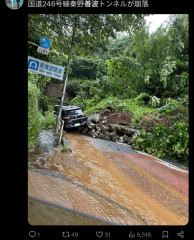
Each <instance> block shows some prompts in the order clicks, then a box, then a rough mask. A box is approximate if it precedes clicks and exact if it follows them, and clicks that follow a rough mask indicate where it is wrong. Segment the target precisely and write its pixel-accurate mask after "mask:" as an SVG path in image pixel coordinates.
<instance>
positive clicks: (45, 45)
mask: <svg viewBox="0 0 194 240" xmlns="http://www.w3.org/2000/svg"><path fill="white" fill-rule="evenodd" d="M50 45H51V43H50V41H49V40H48V38H41V39H40V46H41V47H42V48H49V47H50Z"/></svg>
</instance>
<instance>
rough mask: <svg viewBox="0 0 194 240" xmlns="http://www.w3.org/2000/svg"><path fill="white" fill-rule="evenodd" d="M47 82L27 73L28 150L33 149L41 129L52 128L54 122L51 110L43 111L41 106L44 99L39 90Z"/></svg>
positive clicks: (42, 78) (40, 77) (43, 78)
mask: <svg viewBox="0 0 194 240" xmlns="http://www.w3.org/2000/svg"><path fill="white" fill-rule="evenodd" d="M47 81H48V80H47V79H46V78H45V77H43V76H39V75H36V74H32V73H31V72H29V73H28V148H31V147H33V145H34V143H35V141H36V140H37V137H38V135H39V133H40V131H41V130H42V129H47V128H52V127H53V124H54V123H55V122H56V120H55V118H54V117H53V114H52V111H51V108H52V107H50V109H49V108H48V105H47V109H46V111H45V108H44V106H43V105H42V104H41V99H42V98H44V96H43V93H42V91H41V89H43V87H44V84H46V82H47Z"/></svg>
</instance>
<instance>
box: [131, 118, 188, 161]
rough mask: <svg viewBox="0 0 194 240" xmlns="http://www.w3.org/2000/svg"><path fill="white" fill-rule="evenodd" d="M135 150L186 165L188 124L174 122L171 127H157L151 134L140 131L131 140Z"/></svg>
mask: <svg viewBox="0 0 194 240" xmlns="http://www.w3.org/2000/svg"><path fill="white" fill-rule="evenodd" d="M132 146H133V147H134V149H136V150H141V151H144V152H146V153H148V154H152V155H153V156H155V157H159V158H168V159H171V160H179V161H180V162H183V163H188V156H189V124H188V122H176V123H175V124H174V125H173V126H171V127H167V126H157V127H156V128H154V130H153V132H152V133H149V132H147V131H145V130H141V131H140V133H139V134H137V135H135V136H134V137H133V139H132Z"/></svg>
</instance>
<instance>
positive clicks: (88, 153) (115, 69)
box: [1, 0, 192, 240]
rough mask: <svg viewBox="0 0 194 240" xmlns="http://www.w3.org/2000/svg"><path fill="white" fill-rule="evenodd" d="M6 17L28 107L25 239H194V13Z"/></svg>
mask: <svg viewBox="0 0 194 240" xmlns="http://www.w3.org/2000/svg"><path fill="white" fill-rule="evenodd" d="M1 9H2V10H3V12H4V13H5V14H6V19H7V20H8V21H6V19H5V23H3V22H2V25H4V28H3V32H4V31H5V30H6V34H5V35H6V39H5V42H6V43H5V45H6V48H7V54H6V58H7V59H9V61H7V64H8V65H7V68H8V69H9V72H8V75H6V76H7V77H8V76H10V78H8V79H9V80H8V79H7V82H9V84H8V85H9V87H11V86H12V87H11V89H12V90H11V91H12V92H13V94H11V95H12V100H11V101H12V103H11V105H12V106H11V107H10V108H11V109H14V106H15V107H17V108H19V109H18V112H17V111H16V112H14V113H13V119H12V120H13V121H12V126H13V125H14V127H13V129H12V134H15V135H16V133H15V129H16V128H17V130H16V132H17V135H18V134H19V135H20V141H19V140H18V143H19V144H18V146H20V147H19V148H20V149H21V148H22V150H20V151H21V155H19V154H18V156H21V157H17V161H18V162H19V163H18V164H19V166H20V172H21V173H20V174H21V175H22V185H20V186H21V187H22V188H23V200H22V207H23V210H22V212H23V221H22V222H23V224H22V229H23V236H20V237H21V239H30V240H41V239H47V240H49V239H51V240H54V239H55V240H60V239H61V240H62V239H75V240H76V239H106V240H109V239H110V240H111V239H122V240H125V239H154V240H161V239H167V240H168V239H169V240H171V239H173V240H175V239H177V240H178V239H183V240H184V239H191V235H190V234H191V224H192V223H191V213H190V211H189V210H190V204H189V202H190V201H191V199H190V195H189V190H190V189H189V182H190V176H189V172H190V171H191V168H190V166H191V165H190V151H189V150H190V149H189V127H190V126H189V97H190V94H189V90H190V72H189V67H190V64H189V56H190V52H189V39H190V27H191V25H190V20H191V17H190V14H191V12H190V11H191V10H190V7H189V5H188V4H186V2H185V3H184V4H183V3H181V2H179V3H177V2H176V3H175V2H174V3H173V2H172V5H169V3H168V2H167V1H160V2H154V1H151V0H130V1H94V0H91V1H63V0H53V1H46V0H45V1H44V0H38V1H37V0H2V1H1ZM10 59H11V63H10ZM12 65H13V68H12V70H10V69H11V68H10V66H12ZM2 71H3V70H2ZM16 92H17V93H16ZM10 112H12V110H11V111H10ZM15 118H16V119H15ZM18 124H19V125H18ZM18 126H21V128H19V127H18ZM15 137H16V136H15ZM14 141H16V142H17V138H15V140H14ZM15 171H17V169H15ZM20 227H21V226H20Z"/></svg>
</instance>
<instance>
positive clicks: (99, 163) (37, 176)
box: [28, 133, 189, 225]
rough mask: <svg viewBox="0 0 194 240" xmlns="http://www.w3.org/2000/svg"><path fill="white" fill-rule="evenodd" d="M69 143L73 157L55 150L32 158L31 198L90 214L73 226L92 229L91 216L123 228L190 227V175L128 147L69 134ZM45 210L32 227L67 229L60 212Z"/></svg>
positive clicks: (32, 217) (33, 218)
mask: <svg viewBox="0 0 194 240" xmlns="http://www.w3.org/2000/svg"><path fill="white" fill-rule="evenodd" d="M66 139H67V141H68V143H69V145H70V147H71V149H72V152H70V153H64V152H61V151H60V149H59V147H56V148H54V150H53V151H51V152H50V154H45V155H42V154H41V157H40V156H38V154H35V155H33V154H32V153H31V154H30V155H29V159H28V160H29V171H28V181H29V182H28V192H29V195H30V196H33V197H36V198H38V199H41V200H45V201H47V202H50V203H52V204H55V205H56V206H57V205H59V206H62V207H65V208H68V209H73V210H74V211H78V212H79V213H84V214H87V221H86V220H84V222H82V221H83V217H80V218H79V217H77V218H76V223H75V225H78V224H81V225H82V224H83V225H84V224H85V225H90V219H89V218H88V216H93V217H95V218H96V219H102V220H103V221H104V222H106V221H107V222H110V223H113V224H114V223H115V224H119V225H185V224H187V222H188V217H189V216H188V171H186V170H184V169H182V168H179V167H178V166H175V165H172V164H170V163H169V162H166V161H162V160H159V159H157V158H154V157H152V156H149V155H145V154H141V153H138V152H136V151H134V150H133V149H131V148H130V146H129V145H125V144H119V143H115V142H110V141H105V140H101V139H95V138H90V137H87V136H83V135H79V134H77V133H67V134H66ZM30 206H31V207H32V204H31V205H30ZM30 206H29V209H31V207H30ZM37 209H38V208H37ZM42 209H43V208H42ZM46 211H48V208H45V212H44V215H45V218H44V217H41V219H42V220H41V221H39V222H37V221H36V219H38V217H37V216H38V212H39V214H40V211H37V216H35V214H34V211H33V214H34V215H33V216H32V215H30V214H29V218H30V219H29V222H30V223H31V224H32V225H33V224H34V225H36V224H38V225H42V224H43V225H49V224H51V225H52V224H56V225H61V224H62V225H66V224H67V222H65V217H64V218H62V217H61V216H62V215H60V214H59V211H58V213H56V212H57V211H56V212H55V211H54V210H53V208H52V214H50V218H49V217H48V214H47V213H48V212H46ZM54 212H55V213H54ZM57 214H58V215H57ZM68 214H69V213H68ZM56 215H57V216H59V215H60V218H59V217H58V218H57V216H56ZM41 216H43V215H41ZM39 217H40V216H39ZM52 217H53V218H52ZM39 219H40V218H39ZM57 219H58V220H57ZM61 219H63V220H61ZM91 223H92V218H91ZM102 224H103V223H102Z"/></svg>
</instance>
